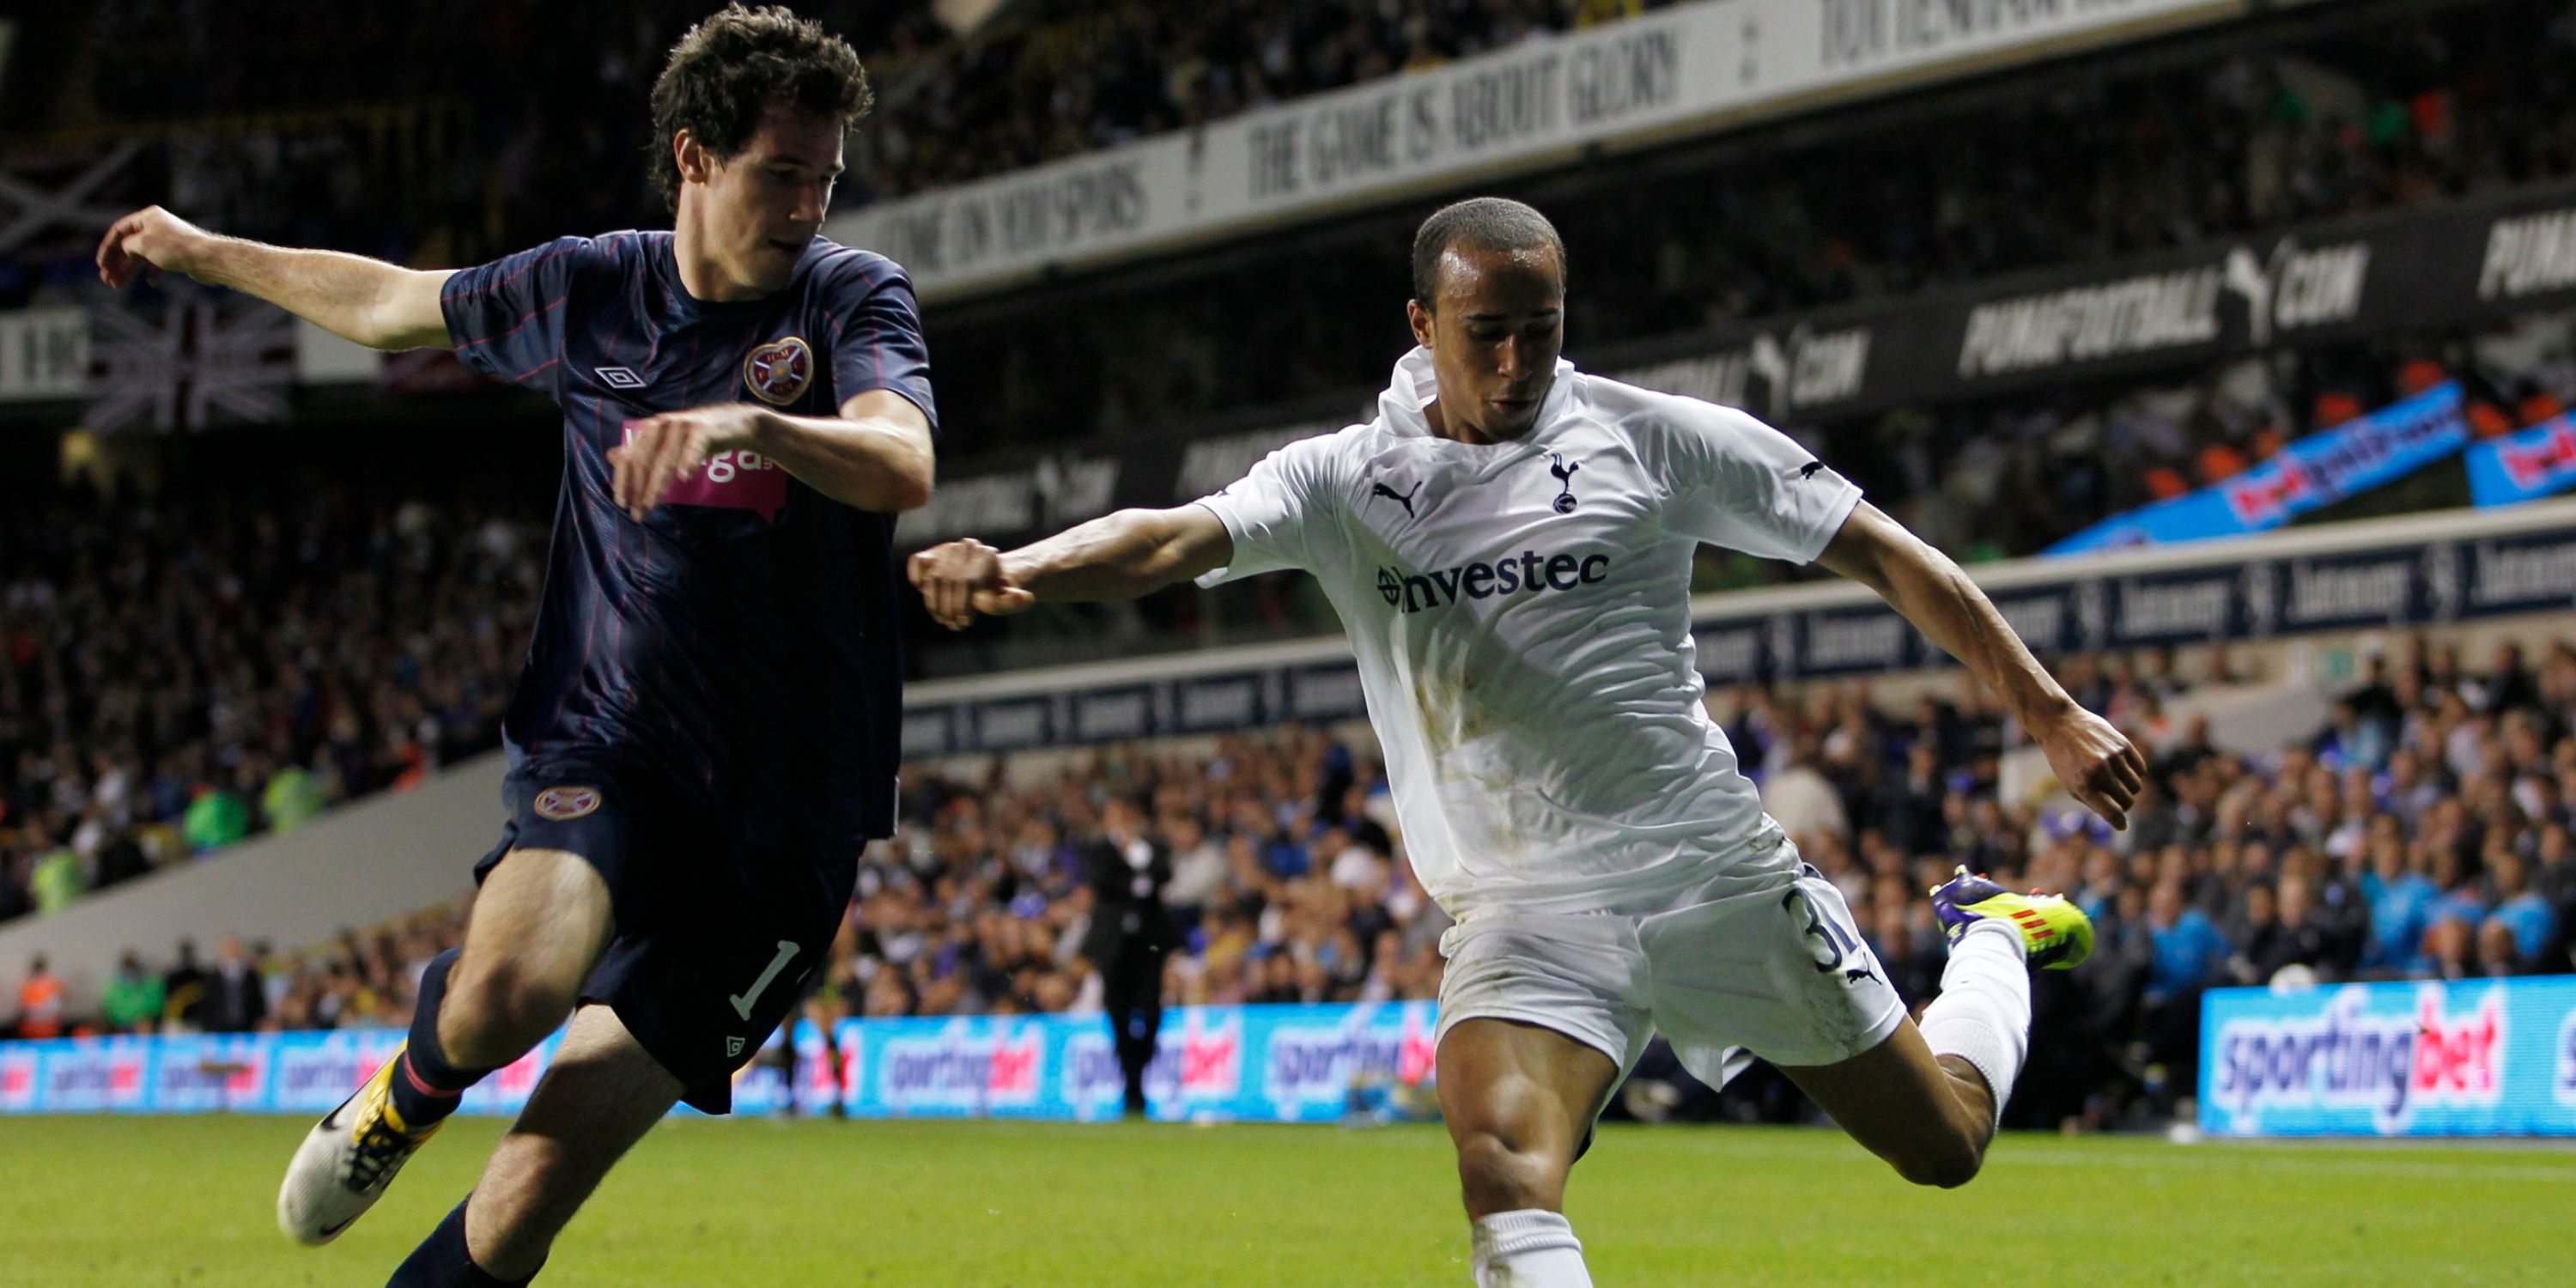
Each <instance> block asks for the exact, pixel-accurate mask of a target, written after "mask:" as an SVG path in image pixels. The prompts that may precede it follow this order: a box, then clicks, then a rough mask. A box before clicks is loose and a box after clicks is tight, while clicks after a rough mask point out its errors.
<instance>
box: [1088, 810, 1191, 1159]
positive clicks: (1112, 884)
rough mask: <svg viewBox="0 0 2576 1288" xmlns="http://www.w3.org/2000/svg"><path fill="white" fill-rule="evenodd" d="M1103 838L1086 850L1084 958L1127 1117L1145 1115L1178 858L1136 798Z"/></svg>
mask: <svg viewBox="0 0 2576 1288" xmlns="http://www.w3.org/2000/svg"><path fill="white" fill-rule="evenodd" d="M1100 833H1101V834H1100V835H1099V836H1098V837H1096V838H1094V839H1092V840H1091V841H1089V842H1086V843H1085V844H1084V845H1083V847H1082V864H1083V870H1084V873H1085V875H1086V877H1087V879H1088V880H1089V882H1090V884H1091V925H1090V926H1089V928H1088V929H1086V930H1084V931H1083V936H1082V955H1083V957H1084V958H1085V959H1086V960H1088V961H1089V962H1090V963H1091V966H1092V969H1094V970H1097V971H1099V972H1100V984H1101V1001H1102V1004H1103V1005H1104V1006H1105V1007H1106V1008H1107V1009H1108V1013H1109V1033H1110V1037H1111V1038H1112V1039H1113V1040H1114V1041H1115V1042H1116V1043H1117V1046H1118V1072H1119V1073H1120V1075H1121V1076H1123V1077H1124V1078H1125V1079H1126V1081H1127V1098H1126V1112H1127V1115H1128V1116H1129V1117H1142V1116H1144V1113H1145V1067H1146V1066H1147V1065H1149V1064H1152V1063H1153V1062H1154V1043H1155V1038H1156V1036H1157V1035H1158V1034H1159V1033H1160V1032H1161V1031H1162V1027H1163V959H1164V958H1165V957H1166V956H1168V955H1170V953H1171V951H1172V925H1171V918H1170V917H1169V916H1168V915H1167V914H1166V913H1165V912H1164V910H1163V886H1164V884H1165V883H1166V882H1169V881H1170V880H1171V879H1172V852H1171V849H1170V847H1168V846H1166V845H1164V844H1163V843H1162V842H1161V841H1159V840H1156V839H1154V838H1152V837H1150V836H1148V835H1147V833H1146V826H1145V816H1144V812H1143V811H1142V810H1140V809H1138V808H1137V807H1136V805H1135V803H1134V802H1131V801H1128V800H1124V799H1119V798H1112V799H1111V800H1110V802H1109V805H1108V807H1107V808H1106V809H1104V810H1103V811H1102V813H1101V819H1100Z"/></svg>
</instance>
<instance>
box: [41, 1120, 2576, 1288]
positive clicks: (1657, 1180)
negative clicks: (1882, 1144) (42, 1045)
mask: <svg viewBox="0 0 2576 1288" xmlns="http://www.w3.org/2000/svg"><path fill="white" fill-rule="evenodd" d="M304 1128H305V1123H304V1122H303V1121H302V1120H289V1119H284V1118H224V1117H205V1118H19V1119H0V1284H5V1285H8V1286H9V1288H89V1286H91V1285H100V1286H102V1288H103V1286H105V1285H115V1286H116V1288H157V1286H158V1285H174V1286H181V1288H223V1286H226V1285H242V1286H243V1288H250V1286H252V1285H257V1286H258V1288H280V1286H285V1285H305V1284H312V1285H358V1286H360V1288H373V1286H374V1285H377V1284H381V1283H383V1282H384V1279H385V1276H386V1275H387V1274H388V1273H390V1272H391V1270H392V1269H393V1267H394V1265H395V1264H396V1263H397V1262H399V1261H400V1260H401V1259H402V1257H403V1256H404V1254H405V1253H407V1252H408V1251H409V1250H410V1248H411V1245H412V1244H413V1243H414V1242H415V1241H416V1240H417V1239H419V1237H420V1236H421V1235H422V1234H424V1233H426V1232H427V1231H428V1229H429V1227H430V1226H431V1225H432V1224H434V1223H435V1222H436V1221H437V1219H438V1218H439V1216H440V1215H441V1214H442V1213H444V1212H445V1211H446V1210H447V1208H448V1207H449V1205H451V1204H453V1203H454V1202H455V1200H456V1197H457V1195H459V1194H461V1193H462V1192H464V1190H465V1188H466V1187H467V1186H468V1185H470V1184H471V1183H472V1181H473V1178H474V1175H475V1172H476V1171H477V1170H478V1169H479V1168H480V1166H481V1164H482V1161H483V1156H484V1154H485V1152H486V1151H487V1150H488V1149H489V1148H490V1146H491V1144H492V1142H493V1140H494V1139H495V1138H496V1137H497V1135H498V1134H499V1132H500V1130H501V1126H500V1124H499V1123H497V1122H493V1121H490V1120H480V1119H476V1120H460V1121H458V1122H456V1123H454V1124H452V1125H450V1126H449V1127H448V1129H447V1131H446V1132H445V1133H443V1134H442V1135H441V1136H440V1137H439V1139H438V1140H436V1141H434V1142H432V1143H431V1144H430V1146H429V1147H428V1148H427V1149H426V1150H424V1151H423V1152H422V1154H421V1155H420V1156H419V1157H418V1158H416V1159H414V1160H413V1162H412V1164H411V1166H410V1168H409V1169H408V1170H406V1171H405V1172H404V1173H403V1175H402V1177H401V1179H400V1180H399V1181H397V1182H396V1183H395V1185H394V1187H393V1190H392V1191H391V1192H390V1193H389V1194H388V1195H387V1196H386V1198H385V1200H384V1202H383V1203H381V1204H379V1205H378V1206H377V1208H376V1210H375V1211H373V1212H372V1213H370V1214H368V1216H367V1218H366V1219H365V1220H364V1221H362V1222H360V1223H359V1224H358V1225H357V1226H356V1227H355V1228H354V1229H352V1230H351V1231H350V1233H349V1234H347V1235H346V1236H344V1237H343V1238H342V1239H341V1240H340V1242H338V1243H336V1244H334V1245H332V1246H330V1247H328V1248H323V1249H319V1250H312V1249H304V1248H298V1247H295V1246H292V1245H290V1244H288V1243H287V1242H286V1241H285V1240H284V1239H283V1238H282V1237H280V1236H279V1235H278V1233H277V1230H276V1228H275V1226H274V1224H273V1219H272V1216H271V1212H272V1208H271V1204H272V1203H273V1201H274V1196H275V1193H276V1187H277V1180H278V1175H279V1170H280V1169H281V1168H282V1167H284V1165H285V1163H286V1158H287V1155H288V1154H289V1153H290V1152H291V1151H292V1149H293V1147H294V1145H295V1142H296V1140H297V1139H298V1138H299V1137H300V1136H301V1134H302V1133H303V1131H304ZM1567 1206H1568V1209H1569V1213H1568V1214H1569V1215H1570V1216H1571V1217H1572V1219H1573V1221H1574V1227H1575V1232H1576V1233H1577V1234H1578V1235H1580V1236H1581V1237H1582V1238H1583V1241H1584V1245H1585V1249H1586V1255H1587V1257H1588V1259H1589V1260H1590V1263H1591V1267H1592V1272H1593V1275H1594V1278H1595V1279H1596V1281H1597V1282H1599V1283H1600V1284H1602V1285H1603V1286H1604V1288H1646V1286H1647V1285H1681V1284H1692V1285H1699V1284H1727V1285H1746V1284H1763V1285H1771V1284H1779V1285H1790V1284H1795V1285H1826V1284H1832V1285H1843V1284H1938V1285H1956V1286H1958V1288H1966V1285H1971V1284H1990V1283H2035V1282H2045V1283H2050V1284H2059V1285H2071V1286H2074V1288H2094V1286H2101V1288H2109V1286H2111V1285H2125V1284H2157V1285H2162V1284H2171V1285H2179V1286H2183V1288H2207V1286H2209V1285H2218V1284H2260V1285H2266V1286H2267V1288H2269V1286H2274V1285H2301V1284H2314V1285H2333V1286H2334V1288H2346V1286H2348V1285H2363V1284H2371V1285H2376V1284H2405V1285H2413V1284H2433V1283H2438V1284H2553V1285H2566V1284H2571V1283H2576V1151H2570V1150H2567V1149H2563V1148H2549V1147H2531V1148H2514V1147H2502V1148H2454V1147H2415V1146H2374V1145H2303V1146H2283V1145H2251V1144H2234V1143H2230V1144H2201V1145H2195V1146H2177V1145H2170V1144H2166V1143H2164V1142H2161V1141H2150V1140H2137V1139H2071V1140H2070V1139H2058V1138H2053V1137H2007V1138H2005V1139H2004V1140H2002V1141H2000V1142H1999V1143H1998V1144H1997V1145H1996V1147H1995V1150H1994V1152H1993V1154H1992V1156H1991V1158H1990V1159H1989V1161H1988V1164H1987V1167H1986V1171H1985V1174H1984V1175H1983V1176H1981V1177H1979V1178H1978V1179H1977V1180H1976V1182H1975V1183H1973V1184H1971V1185H1969V1186H1967V1187H1966V1188H1964V1189H1961V1190H1957V1191H1951V1192H1941V1191H1932V1190H1919V1189H1916V1188H1913V1187H1911V1186H1908V1185H1906V1184H1904V1183H1903V1182H1902V1181H1899V1180H1898V1179H1897V1178H1896V1176H1895V1174H1894V1173H1892V1172H1890V1171H1888V1170H1887V1169H1886V1168H1885V1167H1883V1166H1882V1165H1880V1164H1879V1163H1877V1162H1876V1161H1875V1160H1873V1159H1871V1158H1869V1157H1867V1156H1866V1155H1864V1154H1862V1153H1861V1151H1860V1150H1859V1148H1858V1147H1856V1146H1854V1145H1852V1144H1851V1143H1850V1142H1849V1141H1847V1140H1845V1139H1843V1138H1842V1137H1840V1136H1838V1135H1835V1134H1833V1133H1830V1132H1825V1131H1809V1130H1797V1129H1766V1128H1683V1127H1664V1128H1637V1127H1610V1128H1605V1129H1604V1131H1603V1133H1602V1139H1601V1141H1600V1142H1599V1144H1598V1146H1597V1147H1596V1148H1595V1149H1594V1151H1593V1153H1592V1155H1591V1157H1589V1158H1587V1159H1586V1160H1585V1161H1584V1163H1583V1164H1582V1166H1580V1167H1578V1168H1577V1169H1576V1170H1575V1175H1574V1184H1573V1187H1572V1190H1571V1193H1570V1194H1569V1197H1568V1202H1567ZM1466 1244H1467V1240H1466V1231H1465V1228H1464V1224H1463V1222H1462V1220H1461V1218H1460V1216H1459V1214H1458V1208H1457V1200H1456V1197H1455V1185H1454V1179H1453V1174H1452V1172H1451V1170H1450V1159H1449V1148H1448V1138H1447V1137H1446V1136H1445V1135H1444V1134H1442V1133H1441V1132H1440V1130H1439V1129H1438V1128H1436V1127H1396V1128H1386V1129H1381V1130H1373V1131H1346V1130H1342V1129H1338V1128H1330V1127H1277V1126H1228V1127H1216V1128H1193V1127H1186V1126H1163V1125H1150V1126H1148V1125H1137V1126H1072V1125H1052V1124H1050V1125H1038V1124H1014V1123H999V1122H983V1123H963V1122H960V1123H933V1122H903V1123H883V1122H878V1123H855V1122H853V1123H838V1122H814V1121H807V1122H800V1123H780V1122H766V1121H760V1122H709V1121H702V1120H701V1121H676V1122H673V1123H671V1124H669V1125H667V1126H665V1127H664V1128H662V1129H661V1130H659V1131H657V1132H655V1133H654V1134H653V1135H652V1136H651V1137H650V1138H648V1139H647V1140H646V1141H645V1142H644V1143H643V1144H642V1145H640V1146H638V1147H637V1149H636V1151H635V1153H634V1154H633V1155H632V1156H630V1157H629V1158H628V1159H627V1160H626V1162H625V1163H624V1164H623V1165H621V1166H620V1167H619V1168H618V1170H617V1171H616V1172H615V1173H614V1174H613V1175H611V1176H610V1178H609V1180H608V1183H607V1185H606V1186H605V1187H603V1188H602V1190H601V1191H600V1193H599V1195H598V1196H597V1197H596V1198H595V1199H593V1200H592V1202H591V1205H590V1207H589V1208H588V1209H587V1210H586V1211H584V1212H583V1213H582V1215H581V1217H580V1218H579V1219H578V1220H576V1221H575V1222H574V1223H573V1225H572V1228H571V1230H570V1231H568V1232H567V1233H566V1234H565V1236H564V1238H563V1239H562V1240H561V1241H560V1242H558V1243H557V1245H556V1247H555V1254H554V1260H553V1262H552V1263H551V1264H550V1265H549V1266H548V1267H547V1270H546V1272H545V1274H544V1275H542V1276H540V1277H539V1279H538V1281H537V1282H538V1283H539V1284H541V1285H545V1288H586V1286H599V1288H605V1286H607V1285H617V1286H619V1288H634V1286H636V1285H662V1284H669V1285H692V1286H695V1285H731V1284H741V1285H761V1286H762V1288H778V1286H782V1285H787V1286H793V1285H807V1284H813V1285H835V1286H840V1285H849V1286H852V1288H897V1286H899V1285H924V1286H926V1288H928V1286H936V1288H951V1286H954V1285H984V1286H989V1288H1010V1286H1012V1285H1019V1286H1022V1288H1069V1286H1072V1285H1104V1286H1105V1285H1120V1286H1124V1285H1155V1286H1158V1288H1162V1286H1172V1288H1191V1286H1195V1285H1227V1286H1233V1285H1266V1284H1293V1285H1375V1284H1445V1285H1453V1286H1454V1285H1465V1284H1467V1283H1468V1282H1469V1280H1468V1275H1467V1264H1466Z"/></svg>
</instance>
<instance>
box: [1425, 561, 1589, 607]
mask: <svg viewBox="0 0 2576 1288" xmlns="http://www.w3.org/2000/svg"><path fill="white" fill-rule="evenodd" d="M1609 576H1610V556H1608V555H1601V554H1592V555H1568V554H1554V555H1543V554H1540V553H1539V552H1537V551H1535V550H1524V551H1522V552H1520V554H1519V555H1518V556H1517V557H1514V556H1505V557H1504V558H1503V560H1502V561H1501V562H1500V563H1485V562H1483V561H1481V560H1480V561H1478V562H1475V563H1468V564H1460V565H1458V566H1457V567H1455V568H1443V569H1440V570H1438V571H1436V572H1431V573H1405V572H1400V571H1398V570H1396V569H1394V568H1389V567H1384V566H1380V567H1379V568H1378V570H1377V593H1378V596H1379V597H1380V598H1382V599H1384V600H1386V606H1387V607H1389V608H1392V609H1394V610H1395V611H1397V612H1399V613H1418V612H1421V611H1422V610H1423V609H1426V608H1438V607H1440V606H1441V605H1443V604H1454V603H1457V602H1458V601H1459V600H1461V599H1492V598H1494V597H1495V596H1498V595H1519V594H1527V593H1534V592H1537V591H1543V590H1572V589H1574V588H1575V587H1577V586H1587V585H1590V584H1592V583H1594V582H1597V581H1603V580H1606V579H1608V577H1609Z"/></svg>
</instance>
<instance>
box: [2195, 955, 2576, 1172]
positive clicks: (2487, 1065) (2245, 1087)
mask: <svg viewBox="0 0 2576 1288" xmlns="http://www.w3.org/2000/svg"><path fill="white" fill-rule="evenodd" d="M2200 1090H2201V1098H2200V1126H2201V1130H2203V1131H2205V1132H2208V1133H2210V1134H2211V1135H2218V1136H2576V978H2571V977H2559V978H2549V979H2510V980H2459V981H2453V982H2449V983H2441V982H2430V981H2428V982H2424V983H2411V984H2350V985H2343V986H2339V987H2328V988H2316V989H2309V990H2307V991H2304V992H2298V993H2287V994H2276V993H2273V992H2270V991H2268V990H2264V989H2254V988H2230V989H2218V990H2213V991H2212V992H2210V993H2209V994H2208V995H2207V997H2206V999H2205V1000H2204V1001H2203V1003H2202V1009H2201V1068H2200Z"/></svg>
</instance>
